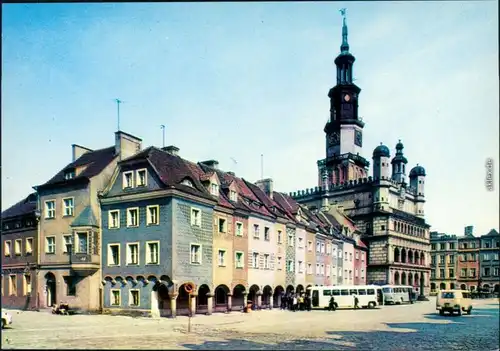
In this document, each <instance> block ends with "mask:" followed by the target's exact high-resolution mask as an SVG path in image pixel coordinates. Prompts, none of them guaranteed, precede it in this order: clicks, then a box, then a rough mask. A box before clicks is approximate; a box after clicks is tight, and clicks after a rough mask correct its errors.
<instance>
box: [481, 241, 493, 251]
mask: <svg viewBox="0 0 500 351" xmlns="http://www.w3.org/2000/svg"><path fill="white" fill-rule="evenodd" d="M483 247H484V248H485V249H489V248H490V247H491V243H490V242H489V241H483Z"/></svg>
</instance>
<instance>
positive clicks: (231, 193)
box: [229, 190, 238, 202]
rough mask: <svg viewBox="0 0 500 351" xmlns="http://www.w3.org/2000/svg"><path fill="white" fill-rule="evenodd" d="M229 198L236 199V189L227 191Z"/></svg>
mask: <svg viewBox="0 0 500 351" xmlns="http://www.w3.org/2000/svg"><path fill="white" fill-rule="evenodd" d="M229 200H231V201H234V202H236V201H237V200H238V194H236V191H234V190H231V191H229Z"/></svg>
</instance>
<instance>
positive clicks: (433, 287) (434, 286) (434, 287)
mask: <svg viewBox="0 0 500 351" xmlns="http://www.w3.org/2000/svg"><path fill="white" fill-rule="evenodd" d="M431 291H436V283H431Z"/></svg>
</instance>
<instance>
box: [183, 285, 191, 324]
mask: <svg viewBox="0 0 500 351" xmlns="http://www.w3.org/2000/svg"><path fill="white" fill-rule="evenodd" d="M184 290H185V291H186V292H187V294H188V299H189V300H188V308H189V315H188V333H191V312H192V309H191V294H192V292H193V286H192V285H191V284H190V283H188V284H186V285H184Z"/></svg>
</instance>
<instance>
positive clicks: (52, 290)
mask: <svg viewBox="0 0 500 351" xmlns="http://www.w3.org/2000/svg"><path fill="white" fill-rule="evenodd" d="M45 280H46V283H45V285H46V290H45V293H46V305H47V307H52V306H55V305H56V301H57V299H56V297H57V296H56V277H55V276H54V274H53V273H51V272H49V273H47V274H45Z"/></svg>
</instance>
